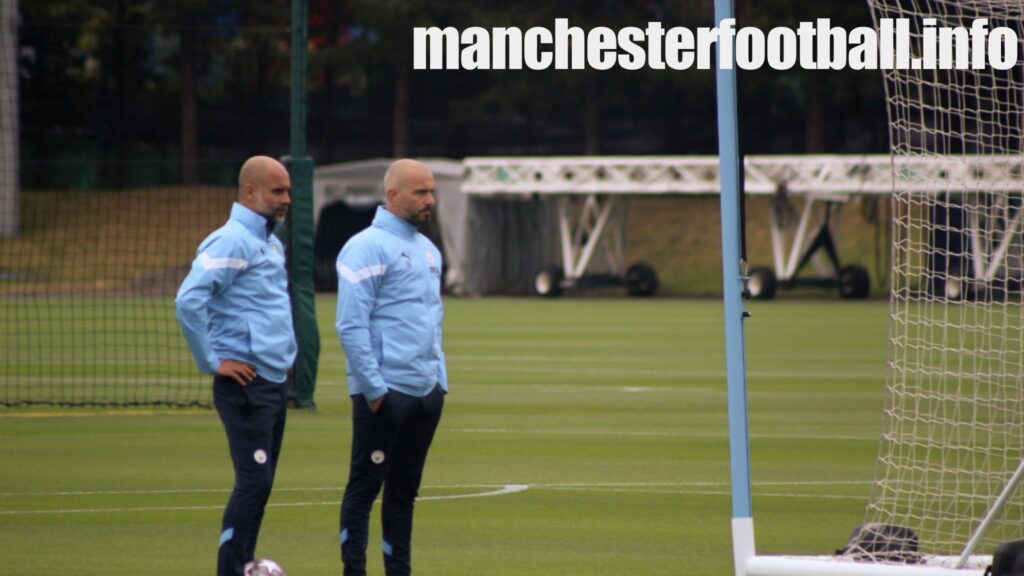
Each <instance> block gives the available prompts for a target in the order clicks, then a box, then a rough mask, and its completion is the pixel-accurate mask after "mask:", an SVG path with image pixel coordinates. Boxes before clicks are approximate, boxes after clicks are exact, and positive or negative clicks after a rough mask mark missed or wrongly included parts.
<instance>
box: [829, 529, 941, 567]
mask: <svg viewBox="0 0 1024 576" xmlns="http://www.w3.org/2000/svg"><path fill="white" fill-rule="evenodd" d="M920 546H921V543H920V540H919V539H918V537H917V534H916V533H915V532H914V531H913V530H911V529H910V528H905V527H903V526H896V525H894V524H882V523H879V522H871V523H868V524H861V525H860V526H857V527H856V528H854V529H853V532H851V533H850V539H849V540H848V541H847V543H846V546H844V547H843V548H841V549H839V550H836V554H837V555H839V556H845V557H847V558H850V559H852V560H858V561H862V562H898V563H901V564H919V563H920V562H921V551H920Z"/></svg>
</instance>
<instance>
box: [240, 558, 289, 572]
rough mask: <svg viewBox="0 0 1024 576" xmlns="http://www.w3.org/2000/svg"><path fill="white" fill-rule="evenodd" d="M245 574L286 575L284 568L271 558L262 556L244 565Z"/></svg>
mask: <svg viewBox="0 0 1024 576" xmlns="http://www.w3.org/2000/svg"><path fill="white" fill-rule="evenodd" d="M245 576H286V574H285V573H284V568H281V565H280V564H278V563H277V562H274V561H273V560H270V559H268V558H263V559H262V560H257V561H255V562H249V563H248V564H246V565H245Z"/></svg>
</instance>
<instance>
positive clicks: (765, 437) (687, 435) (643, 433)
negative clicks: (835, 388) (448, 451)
mask: <svg viewBox="0 0 1024 576" xmlns="http://www.w3.org/2000/svg"><path fill="white" fill-rule="evenodd" d="M446 431H448V432H458V433H464V434H551V435H563V436H640V437H644V436H649V437H668V438H728V437H729V433H728V432H687V431H681V432H657V431H643V430H571V429H568V430H560V429H558V428H451V429H448V430H446ZM750 437H751V438H755V439H759V440H851V441H856V442H860V441H865V440H872V441H874V440H878V437H877V436H854V435H813V436H812V435H809V434H751V435H750Z"/></svg>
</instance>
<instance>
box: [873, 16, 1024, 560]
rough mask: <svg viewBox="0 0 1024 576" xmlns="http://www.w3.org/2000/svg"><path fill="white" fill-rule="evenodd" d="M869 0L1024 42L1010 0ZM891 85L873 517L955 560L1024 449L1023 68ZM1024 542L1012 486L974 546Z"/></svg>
mask: <svg viewBox="0 0 1024 576" xmlns="http://www.w3.org/2000/svg"><path fill="white" fill-rule="evenodd" d="M870 4H871V6H872V9H873V12H874V16H875V18H876V19H879V18H909V19H911V21H912V22H913V23H914V24H913V26H919V25H920V23H921V21H922V19H923V18H928V17H932V18H936V19H937V25H938V26H964V27H967V28H970V26H971V22H972V21H973V20H974V19H976V18H988V19H989V26H990V27H994V26H1009V27H1011V28H1013V29H1014V30H1016V32H1017V34H1018V36H1019V37H1024V27H1022V24H1021V21H1022V18H1024V10H1022V3H1021V2H1019V1H1017V2H998V1H990V2H981V1H959V0H958V1H930V2H914V1H910V0H871V2H870ZM920 32H921V31H920V29H915V30H914V33H915V41H914V44H913V46H914V49H913V54H914V55H915V56H920V55H921V51H920V43H919V42H920ZM1017 49H1018V50H1020V47H1019V46H1018V47H1017ZM886 83H887V95H888V107H889V119H890V125H891V131H890V136H891V147H892V154H893V158H894V160H893V169H894V176H895V177H894V180H895V195H894V198H893V210H894V215H895V221H894V223H893V232H894V242H895V244H894V247H893V269H892V272H893V276H892V277H893V285H892V291H891V295H890V347H889V349H890V358H889V377H888V382H887V387H886V392H887V399H886V404H885V413H884V422H883V431H882V441H881V448H880V451H879V461H878V466H877V471H876V478H875V484H874V489H873V494H872V498H871V501H870V504H869V506H868V511H867V520H868V521H870V522H884V523H888V524H897V525H901V526H905V527H908V528H911V529H912V530H914V531H915V532H916V533H917V534H918V536H919V537H920V539H921V549H922V551H923V552H925V553H926V554H936V555H953V556H956V555H959V554H961V552H963V550H964V549H965V546H966V544H967V542H968V541H969V539H970V538H971V536H972V534H974V533H975V532H976V531H977V530H978V528H979V526H980V525H981V523H982V520H983V518H984V517H985V516H986V514H988V513H989V511H990V510H991V509H992V506H993V504H994V502H995V501H996V500H997V498H998V497H999V495H1000V493H1002V492H1003V491H1004V489H1006V487H1007V486H1008V482H1009V480H1010V478H1011V476H1012V475H1013V473H1014V471H1015V470H1016V469H1017V467H1018V465H1019V464H1020V463H1021V459H1022V457H1024V369H1022V357H1024V312H1022V303H1021V282H1022V279H1024V266H1022V263H1024V260H1022V248H1021V241H1020V232H1021V217H1022V212H1024V211H1022V189H1024V186H1022V184H1024V180H1022V177H1021V176H1022V171H1024V156H1022V153H1024V149H1022V138H1024V78H1022V70H1021V67H1020V65H1018V66H1017V67H1016V68H1015V69H1013V70H1009V71H999V70H993V69H990V68H986V69H981V70H974V69H972V70H955V71H954V70H946V71H942V70H939V71H934V70H931V71H929V70H897V71H890V72H887V74H886ZM1022 537H1024V494H1022V493H1021V491H1020V490H1019V489H1018V490H1015V491H1012V496H1011V498H1010V500H1009V503H1008V505H1007V506H1006V507H1005V508H1003V509H1002V510H1000V511H998V512H997V513H996V515H995V522H994V523H993V524H992V526H991V528H990V529H988V530H987V531H985V533H984V538H983V540H982V541H981V545H980V546H979V548H978V549H977V550H976V552H979V553H987V554H991V552H992V550H993V548H994V546H995V545H996V544H997V543H998V542H1002V541H1006V540H1010V539H1018V538H1022Z"/></svg>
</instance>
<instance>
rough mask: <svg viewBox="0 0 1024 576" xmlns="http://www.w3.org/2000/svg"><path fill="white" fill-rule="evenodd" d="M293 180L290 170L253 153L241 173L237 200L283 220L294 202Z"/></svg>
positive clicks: (280, 220) (273, 160)
mask: <svg viewBox="0 0 1024 576" xmlns="http://www.w3.org/2000/svg"><path fill="white" fill-rule="evenodd" d="M291 192H292V181H291V178H290V177H289V176H288V170H287V169H285V167H284V166H283V165H282V164H281V163H280V162H278V161H277V160H275V159H273V158H271V157H269V156H253V157H252V158H249V159H248V160H246V161H245V163H244V164H242V169H241V170H239V172H238V203H239V204H241V205H242V206H245V207H246V208H248V209H250V210H252V211H253V212H257V213H259V214H262V215H263V216H266V217H267V218H268V219H271V218H272V219H274V220H276V221H277V222H283V221H284V217H285V215H287V213H288V206H289V205H291V203H292V200H291Z"/></svg>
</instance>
